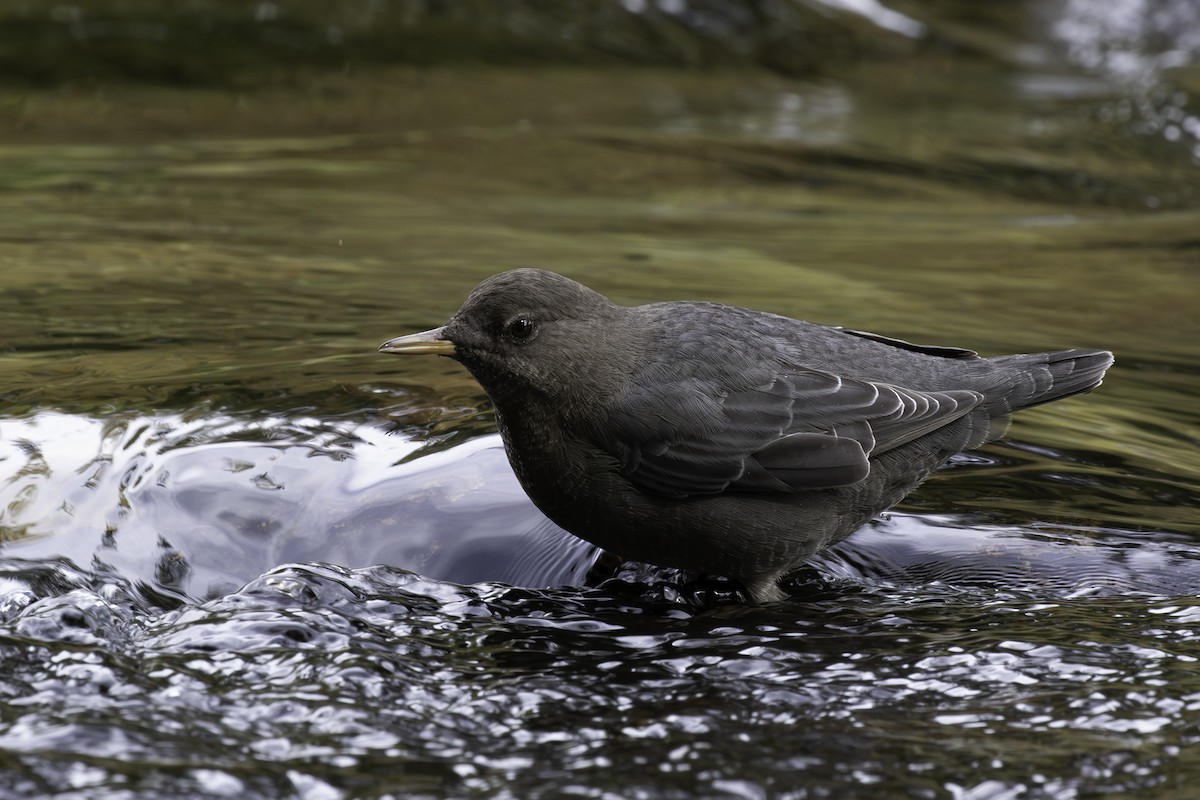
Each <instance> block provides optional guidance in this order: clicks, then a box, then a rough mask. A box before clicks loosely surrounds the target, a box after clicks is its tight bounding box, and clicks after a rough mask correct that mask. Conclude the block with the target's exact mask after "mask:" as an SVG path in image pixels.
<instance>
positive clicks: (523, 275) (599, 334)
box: [379, 268, 1113, 604]
mask: <svg viewBox="0 0 1200 800" xmlns="http://www.w3.org/2000/svg"><path fill="white" fill-rule="evenodd" d="M379 350H380V351H381V352H384V353H394V354H402V355H422V354H425V355H438V356H444V357H448V358H451V359H453V360H455V361H457V362H459V363H460V364H462V365H463V366H464V367H466V369H467V370H468V371H469V372H470V373H471V375H472V376H473V377H474V378H475V380H476V381H478V383H479V384H480V385H481V386H482V388H483V389H484V391H485V392H486V394H487V395H488V398H489V399H490V401H491V403H492V405H493V407H494V409H495V415H496V424H497V427H498V428H499V431H500V435H501V438H502V440H503V443H504V449H505V452H506V454H507V456H508V460H509V462H510V464H511V465H512V468H513V471H514V473H515V474H516V476H517V478H518V480H519V481H520V484H521V486H522V488H523V489H524V490H525V492H526V493H527V494H528V495H529V498H530V499H531V500H532V501H533V503H534V505H536V506H537V508H538V509H540V510H541V511H542V513H544V514H545V515H546V516H547V517H549V518H550V519H551V520H552V521H553V522H555V523H556V524H557V525H559V526H560V527H562V528H563V529H565V530H567V531H569V532H570V533H572V534H574V535H576V536H578V537H580V538H582V539H585V540H587V541H589V542H591V543H592V544H594V545H596V546H598V547H600V548H601V549H603V550H607V551H609V552H611V553H614V554H617V555H619V556H620V557H622V558H627V559H630V560H636V561H641V562H645V563H649V564H653V565H656V566H660V567H677V568H681V569H684V570H690V571H695V572H699V573H703V574H709V575H719V576H723V577H726V578H730V579H733V580H735V581H737V582H738V583H740V584H741V586H743V587H744V588H745V590H746V593H747V595H748V597H749V599H750V600H751V601H752V602H754V603H760V604H762V603H772V602H778V601H781V600H784V599H786V598H787V594H786V592H784V591H783V589H781V588H780V585H779V581H780V579H782V578H784V577H786V576H787V575H789V574H791V573H794V572H796V571H798V570H799V569H800V568H801V567H803V565H804V563H805V562H806V561H807V560H809V559H810V558H811V557H812V556H813V555H814V554H816V553H818V552H820V551H821V550H823V549H824V548H826V547H829V546H830V545H832V544H835V543H837V542H838V541H840V540H842V539H844V538H846V537H847V536H849V535H850V534H851V533H853V532H854V531H855V530H857V529H858V528H860V527H862V526H863V525H864V524H866V523H867V522H869V521H870V519H871V518H873V517H874V516H876V515H877V514H878V513H880V512H881V511H884V510H886V509H887V508H889V507H891V506H892V505H895V504H896V503H897V502H899V501H900V500H901V499H903V498H904V497H905V496H906V495H907V494H908V493H910V492H911V491H912V490H913V489H915V488H916V487H917V486H918V485H919V484H920V483H921V482H922V481H924V480H925V479H926V478H927V477H928V476H929V475H930V474H931V473H932V472H933V471H934V470H936V469H937V468H938V467H940V466H942V465H943V464H945V463H946V462H947V461H948V460H949V459H950V458H951V456H953V455H954V454H956V453H958V452H960V451H963V450H968V449H972V448H976V447H979V446H980V445H982V444H983V443H985V442H988V441H992V440H994V439H996V438H999V437H1000V436H1002V435H1003V434H1004V433H1005V431H1006V429H1007V426H1008V418H1009V415H1010V414H1011V413H1012V412H1014V411H1018V410H1020V409H1024V408H1029V407H1031V406H1036V405H1040V404H1042V403H1048V402H1051V401H1054V400H1059V399H1061V398H1064V397H1070V396H1071V395H1075V394H1080V393H1082V392H1088V391H1090V390H1092V389H1094V388H1096V387H1097V386H1099V385H1100V382H1101V380H1102V379H1103V377H1104V373H1105V371H1106V370H1107V369H1108V367H1109V366H1110V365H1112V363H1113V355H1112V353H1110V352H1108V351H1106V350H1094V349H1069V350H1056V351H1052V352H1044V353H1036V354H1019V355H1002V356H993V357H981V356H979V355H978V354H977V353H976V352H974V351H972V350H968V349H964V348H958V347H938V346H926V345H918V344H912V343H909V342H906V341H903V340H901V339H894V338H889V337H887V336H881V335H878V334H874V333H869V332H864V331H859V330H852V329H848V328H843V327H833V326H827V325H821V324H817V323H812V322H805V321H801V320H797V319H792V318H790V317H785V316H780V315H776V314H771V313H766V312H761V311H754V310H751V309H747V308H741V307H737V306H732V305H723V304H720V303H710V302H698V301H671V302H658V303H651V304H648V305H639V306H632V307H627V306H622V305H618V304H616V303H614V302H612V301H610V300H609V299H608V298H607V297H605V296H604V295H602V294H599V293H598V292H595V291H593V290H591V289H589V288H588V287H586V286H584V285H582V284H580V283H578V282H576V281H574V280H571V279H570V278H567V277H564V276H562V275H559V274H557V273H554V272H550V271H546V270H540V269H529V268H525V269H514V270H509V271H506V272H502V273H499V274H496V275H493V276H491V277H489V278H486V279H485V280H483V281H482V282H481V283H479V285H478V286H476V287H475V289H474V290H473V291H471V292H470V294H469V295H468V296H467V299H466V300H465V302H464V303H463V304H462V306H461V308H459V310H458V311H457V312H456V313H455V314H454V315H453V316H452V317H451V318H450V320H449V321H448V322H447V323H446V324H445V325H442V326H441V327H438V328H434V329H432V330H427V331H423V332H420V333H414V334H409V335H406V336H400V337H398V338H395V339H390V340H389V341H387V342H384V343H383V344H382V345H380V346H379Z"/></svg>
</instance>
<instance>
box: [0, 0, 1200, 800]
mask: <svg viewBox="0 0 1200 800" xmlns="http://www.w3.org/2000/svg"><path fill="white" fill-rule="evenodd" d="M1066 18H1067V19H1075V18H1073V17H1066ZM927 22H928V23H929V24H937V20H936V18H931V19H930V20H927ZM1068 32H1069V31H1068ZM1062 35H1066V34H1062ZM1034 45H1037V46H1045V43H1044V42H1042V41H1040V40H1037V41H1032V40H1031V42H1030V46H1034ZM997 46H999V45H997ZM1001 49H1003V48H1001ZM1105 52H1108V51H1105ZM1097 58H1098V57H1097ZM1081 59H1082V57H1081ZM1156 80H1158V81H1159V83H1158V84H1156V85H1165V82H1166V79H1165V78H1162V77H1159V78H1157V79H1156ZM1141 91H1142V89H1140V88H1137V87H1135V88H1130V85H1129V84H1128V83H1122V79H1121V78H1120V77H1119V76H1114V74H1113V73H1112V71H1110V70H1108V69H1107V68H1106V67H1105V64H1104V63H1103V61H1102V59H1101V60H1100V61H1096V62H1095V63H1086V59H1083V60H1082V61H1080V62H1079V63H1078V64H1076V65H1074V66H1072V65H1071V64H1069V63H1065V62H1064V63H1061V64H1057V65H1055V64H1051V63H1047V62H1045V61H1042V62H1037V63H1018V64H1016V65H1013V64H1012V63H1009V62H1007V61H1005V60H1003V59H1001V60H991V59H980V58H968V57H960V58H952V57H949V56H944V55H927V56H925V57H922V58H914V59H911V60H905V61H901V62H896V63H886V64H871V63H863V64H860V65H856V66H854V67H853V68H847V69H845V70H844V71H842V72H839V73H838V74H837V75H834V76H828V75H827V76H825V77H820V78H814V79H812V80H801V79H796V78H781V77H770V76H766V75H764V74H761V73H751V72H738V71H730V70H724V71H718V72H716V73H714V74H693V73H687V72H673V71H659V70H651V69H644V70H603V71H601V70H594V69H540V70H522V69H496V68H491V69H479V68H471V69H466V68H463V69H454V70H449V69H432V70H414V69H409V68H395V69H392V68H380V69H379V70H377V71H376V72H374V73H371V74H367V75H355V76H353V77H352V78H350V77H346V76H337V75H333V76H328V77H326V78H323V79H322V82H321V83H320V84H319V85H314V86H312V87H300V88H297V87H286V88H273V89H262V90H258V91H255V92H251V93H249V94H242V95H238V94H237V93H236V92H232V91H226V90H223V89H197V90H192V91H190V92H188V93H183V94H181V93H179V92H177V91H167V90H164V89H157V88H147V87H114V88H112V89H110V90H107V91H106V92H104V93H102V94H101V93H95V94H88V93H87V92H75V93H71V92H66V93H59V94H41V95H39V94H32V95H30V97H29V98H28V99H27V101H26V102H25V104H24V106H23V110H22V111H21V112H20V115H21V117H20V120H19V124H18V123H17V122H14V120H13V119H12V118H11V117H10V118H9V119H8V121H7V122H6V126H7V127H6V130H7V131H8V135H7V136H6V139H5V143H4V144H3V147H0V181H2V185H0V243H2V244H0V279H2V280H3V287H4V291H3V292H2V293H0V319H3V320H4V327H5V335H4V336H3V341H2V346H3V348H4V358H3V360H2V369H3V382H2V387H0V397H2V398H3V402H4V415H3V418H2V419H0V536H2V538H3V546H2V549H0V573H2V576H0V620H2V624H0V650H2V651H3V658H4V661H5V666H6V669H5V678H4V679H3V680H0V694H2V696H3V701H0V753H2V756H0V757H2V759H3V766H2V767H0V785H2V786H3V787H4V791H5V792H7V793H9V794H12V795H14V796H48V797H49V796H52V797H64V798H65V797H89V798H97V797H216V796H231V795H232V796H241V797H281V796H285V797H292V796H295V797H305V798H326V797H331V798H333V797H460V796H489V797H514V798H536V797H561V796H578V797H655V798H661V797H668V798H669V797H680V798H683V797H698V796H699V797H795V798H800V797H834V796H849V795H850V794H853V793H862V794H864V795H865V794H867V793H871V794H877V795H878V796H881V797H892V796H916V797H938V798H940V797H958V798H984V797H989V798H1000V797H1055V798H1060V797H1061V798H1074V797H1101V796H1104V797H1109V796H1132V795H1136V796H1139V797H1152V796H1155V797H1184V796H1187V793H1188V791H1189V789H1188V787H1190V786H1192V785H1194V783H1195V781H1197V780H1200V767H1198V762H1196V761H1195V759H1194V758H1191V757H1190V756H1189V753H1190V752H1191V749H1194V746H1195V744H1196V741H1197V738H1198V737H1200V680H1198V679H1197V678H1196V662H1197V659H1198V658H1200V645H1198V644H1197V634H1196V631H1197V625H1198V624H1200V602H1198V600H1197V597H1198V595H1200V540H1198V538H1197V537H1198V536H1200V523H1198V521H1197V515H1196V511H1195V509H1196V508H1197V506H1198V505H1200V488H1198V487H1200V457H1198V456H1197V453H1198V449H1197V448H1198V445H1200V414H1198V413H1197V406H1196V402H1195V398H1196V396H1197V395H1198V393H1200V359H1198V357H1197V351H1196V342H1197V340H1198V337H1200V323H1198V322H1197V316H1196V313H1195V309H1196V301H1197V298H1198V297H1200V271H1198V267H1200V263H1198V252H1200V251H1198V249H1197V247H1198V243H1200V239H1198V238H1197V234H1196V231H1197V230H1200V211H1198V208H1200V196H1198V195H1197V186H1200V183H1198V182H1197V181H1196V179H1195V178H1196V169H1197V162H1196V154H1195V153H1194V150H1193V144H1194V142H1193V141H1191V140H1189V139H1188V137H1187V136H1186V135H1183V134H1184V133H1186V131H1187V130H1188V129H1187V127H1186V125H1187V123H1186V120H1187V119H1190V118H1194V117H1191V116H1189V112H1188V111H1187V109H1189V108H1194V104H1192V101H1191V100H1190V99H1188V98H1187V97H1184V98H1183V100H1180V101H1179V102H1178V103H1177V102H1176V100H1177V98H1175V96H1174V94H1169V95H1168V101H1167V102H1165V103H1163V104H1159V105H1154V104H1153V103H1151V105H1150V106H1148V109H1149V110H1151V111H1152V110H1155V109H1157V110H1158V111H1159V112H1161V113H1162V114H1163V115H1164V119H1165V120H1167V122H1164V123H1163V125H1160V126H1159V127H1158V128H1154V127H1153V125H1150V124H1149V123H1148V122H1147V119H1148V117H1147V114H1148V111H1147V110H1146V109H1143V111H1142V112H1137V111H1136V109H1137V108H1138V107H1137V103H1136V102H1135V101H1136V100H1137V99H1138V98H1145V97H1149V96H1150V95H1143V94H1139V92H1141ZM1131 98H1133V99H1132V100H1131ZM1147 102H1149V101H1147ZM1130 103H1132V104H1133V105H1132V106H1130V105H1129V104H1130ZM1122 104H1126V105H1125V106H1123V105H1122ZM1125 107H1129V108H1133V109H1134V110H1133V111H1129V112H1128V114H1127V115H1126V117H1127V119H1126V120H1125V122H1122V121H1121V119H1120V116H1121V114H1122V113H1125V112H1122V111H1121V109H1122V108H1125ZM1173 107H1174V108H1180V109H1182V111H1181V112H1180V113H1181V114H1182V115H1183V116H1182V118H1181V119H1179V120H1177V121H1176V122H1175V123H1170V121H1169V119H1168V118H1169V117H1170V114H1168V112H1169V110H1170V108H1173ZM1135 112H1136V113H1135ZM1138 113H1141V116H1140V117H1139V116H1138ZM1191 113H1193V114H1194V112H1191ZM1177 116H1178V115H1177ZM1134 123H1138V124H1134ZM1168 123H1169V124H1176V125H1177V127H1178V129H1179V131H1181V133H1180V135H1178V136H1173V135H1171V134H1167V133H1166V132H1165V130H1166V128H1165V125H1166V124H1168ZM513 266H541V267H545V268H550V269H555V270H557V271H560V272H562V273H564V274H567V275H569V276H571V277H575V278H577V279H580V280H582V281H584V282H586V283H587V284H589V285H590V286H593V287H594V288H596V289H597V290H600V291H602V292H605V293H606V294H609V295H610V296H612V297H613V298H614V299H616V300H618V301H620V302H626V303H642V302H652V301H658V300H667V299H681V298H693V299H710V300H719V301H722V302H729V303H736V304H742V305H748V306H753V307H756V308H762V309H766V310H771V311H776V312H780V313H784V314H788V315H791V316H797V317H803V318H807V319H811V320H815V321H821V322H829V323H834V324H842V325H847V326H850V327H854V328H860V329H866V330H874V331H878V332H880V333H884V334H888V335H893V336H898V337H902V338H906V339H910V340H915V341H922V342H929V343H940V344H949V345H960V346H966V347H971V348H973V349H977V350H979V351H980V352H983V353H985V354H994V353H1000V352H1017V351H1030V350H1035V349H1043V348H1059V347H1068V346H1081V347H1107V348H1110V349H1112V350H1114V351H1115V352H1116V354H1117V359H1118V360H1117V366H1116V367H1115V368H1114V369H1113V370H1112V372H1111V373H1110V377H1109V378H1108V379H1107V380H1106V381H1105V383H1104V385H1103V386H1102V387H1101V388H1100V389H1099V390H1098V391H1097V392H1096V393H1094V394H1092V395H1088V396H1085V397H1081V398H1075V399H1071V400H1069V401H1066V402H1063V403H1057V404H1054V405H1052V406H1049V407H1044V408H1039V409H1035V410H1032V411H1029V412H1026V413H1023V414H1022V415H1020V416H1019V417H1018V419H1017V420H1016V422H1015V424H1014V426H1013V428H1012V431H1011V435H1010V438H1009V439H1008V440H1007V441H1005V442H1002V443H997V444H994V445H989V446H988V447H987V448H985V449H984V450H982V451H980V452H978V453H973V454H970V455H968V456H964V457H962V458H959V459H956V460H955V461H954V462H953V463H952V464H951V465H950V466H949V467H948V468H947V469H945V470H943V471H941V472H940V473H939V474H938V475H936V476H935V477H934V478H933V479H932V480H931V481H930V482H929V483H927V484H926V485H925V486H924V487H922V488H921V489H920V490H919V491H918V492H917V493H915V494H914V495H912V496H911V497H910V498H909V499H908V500H907V501H906V502H905V503H904V504H903V505H902V506H901V507H900V508H899V509H897V510H896V511H894V512H892V513H890V514H888V515H885V516H883V517H881V518H880V519H879V520H877V521H876V522H874V523H872V524H871V525H870V526H868V527H867V528H865V529H864V530H863V531H860V532H859V533H858V534H856V535H855V536H854V537H852V538H851V539H849V540H847V541H846V542H845V543H843V544H842V545H840V546H839V547H837V548H835V550H833V551H830V552H828V553H826V554H824V555H822V556H821V557H819V558H818V559H816V560H815V561H814V563H813V564H812V565H811V568H810V569H808V570H806V571H805V572H804V573H802V574H800V575H798V576H796V578H795V580H794V581H793V582H792V584H791V586H790V588H791V589H792V591H793V594H794V599H793V600H792V601H790V602H788V603H784V604H779V605H775V606H770V607H762V608H755V607H748V606H746V605H744V604H742V603H740V602H738V599H737V596H736V592H735V590H734V587H732V586H730V585H729V584H727V583H725V582H722V581H720V580H704V581H700V582H694V581H689V580H685V579H684V577H685V576H679V575H677V574H675V573H674V572H672V571H670V570H659V569H653V568H649V567H638V566H635V565H627V566H625V567H623V568H618V567H616V566H615V565H614V564H613V563H611V562H610V561H609V560H607V559H602V558H599V557H598V554H597V553H595V552H594V551H593V550H592V549H591V548H590V547H588V546H586V545H584V544H582V543H580V542H578V541H577V540H574V539H573V538H572V537H570V536H568V535H567V534H565V533H563V532H561V531H559V530H558V529H557V528H555V527H554V526H553V525H551V524H550V523H548V522H547V521H546V520H545V519H544V518H543V517H541V515H540V514H538V512H537V511H536V510H535V509H533V508H532V506H531V505H530V504H529V503H528V501H527V500H526V499H525V498H524V496H523V494H522V493H521V491H520V489H519V487H518V486H517V485H516V482H515V479H514V478H513V476H512V474H511V471H510V470H509V469H508V467H507V465H506V463H505V461H504V458H503V453H502V451H501V450H500V449H499V446H498V440H497V438H496V436H495V426H494V422H493V420H492V418H491V417H490V414H489V411H488V408H487V403H486V399H485V397H484V396H483V394H482V392H481V390H480V389H479V388H478V387H477V386H476V385H475V384H474V383H473V382H472V381H471V380H470V378H469V376H467V375H466V373H465V371H463V370H462V369H461V368H459V367H457V366H456V365H454V364H453V363H451V362H449V361H446V360H435V359H430V360H428V361H424V360H419V359H417V360H409V359H395V358H388V357H384V356H380V355H378V354H376V353H375V347H376V345H377V344H378V343H379V342H381V341H383V340H385V339H387V338H390V337H392V336H396V335H399V334H402V333H406V332H410V331H414V330H419V329H423V328H427V327H431V326H433V325H436V324H439V323H441V322H442V321H444V320H445V318H446V317H447V316H448V315H449V314H450V313H452V312H453V310H454V309H455V308H456V307H457V306H458V304H459V302H461V300H462V298H463V297H464V296H465V295H466V293H467V292H468V291H469V289H470V288H471V287H472V286H473V285H474V283H475V282H476V281H477V280H479V279H480V278H482V277H484V276H486V275H488V274H491V273H493V272H495V271H498V270H500V269H504V268H508V267H513Z"/></svg>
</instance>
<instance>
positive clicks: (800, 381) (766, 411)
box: [599, 369, 983, 497]
mask: <svg viewBox="0 0 1200 800" xmlns="http://www.w3.org/2000/svg"><path fill="white" fill-rule="evenodd" d="M982 399H983V397H982V395H980V394H978V393H977V392H972V391H965V390H961V391H960V390H954V391H946V392H921V391H916V390H913V389H906V388H902V387H899V386H892V385H889V384H883V383H872V382H870V381H861V380H853V379H848V378H840V377H838V376H836V375H831V374H829V373H827V372H819V371H816V370H807V369H797V370H791V371H788V372H786V373H781V374H778V375H776V376H774V377H773V378H772V379H771V380H770V381H769V382H766V383H763V384H761V385H758V386H755V387H751V388H745V389H738V390H736V391H722V390H721V389H719V388H718V386H717V385H716V383H715V382H713V381H706V380H704V379H700V378H692V379H688V380H685V381H677V382H663V383H659V384H654V385H651V386H650V388H646V386H645V385H643V386H641V387H639V388H633V389H630V390H629V391H627V392H626V393H625V394H624V395H622V397H620V398H619V399H618V401H617V403H616V404H615V406H614V408H613V412H612V415H611V416H610V417H609V419H608V420H607V421H606V424H605V425H604V426H603V427H602V430H603V434H602V435H600V437H599V438H600V439H601V442H602V444H603V445H604V446H605V448H606V449H607V450H608V451H609V452H611V453H612V454H613V455H614V456H616V457H617V458H618V459H619V461H620V462H621V465H622V471H623V473H624V474H625V476H626V477H627V478H629V480H630V481H632V482H633V483H634V484H635V485H636V486H637V487H638V488H640V489H642V490H643V491H646V492H649V493H652V494H658V495H663V496H667V497H688V496H691V495H704V494H717V493H720V492H725V491H744V492H793V491H798V490H804V489H820V488H829V487H834V486H847V485H850V484H853V483H857V482H858V481H860V480H862V479H863V478H865V477H866V476H867V474H868V473H869V472H870V461H869V457H870V456H871V455H873V454H877V453H881V452H884V451H886V450H890V449H892V448H894V447H898V446H900V445H902V444H904V443H906V442H910V441H912V440H914V439H917V438H919V437H921V436H924V435H925V434H927V433H929V432H931V431H934V430H936V429H938V428H940V427H942V426H943V425H946V424H948V423H950V422H952V421H954V420H956V419H958V418H959V417H961V416H963V415H964V414H966V413H967V412H969V411H970V410H971V409H972V408H974V407H975V406H976V405H978V404H979V403H980V402H981V401H982Z"/></svg>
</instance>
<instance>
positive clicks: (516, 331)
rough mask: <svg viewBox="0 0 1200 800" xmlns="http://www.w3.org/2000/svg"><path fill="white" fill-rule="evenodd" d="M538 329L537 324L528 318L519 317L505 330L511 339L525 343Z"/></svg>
mask: <svg viewBox="0 0 1200 800" xmlns="http://www.w3.org/2000/svg"><path fill="white" fill-rule="evenodd" d="M536 328H537V323H535V322H534V321H533V320H531V319H528V318H526V317H517V318H516V319H514V320H513V321H512V322H510V323H508V327H507V328H506V329H505V330H506V332H507V333H508V335H509V336H510V337H512V338H513V339H515V340H516V341H518V342H523V341H525V340H526V339H528V338H529V337H530V336H532V335H533V332H534V330H535V329H536Z"/></svg>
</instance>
